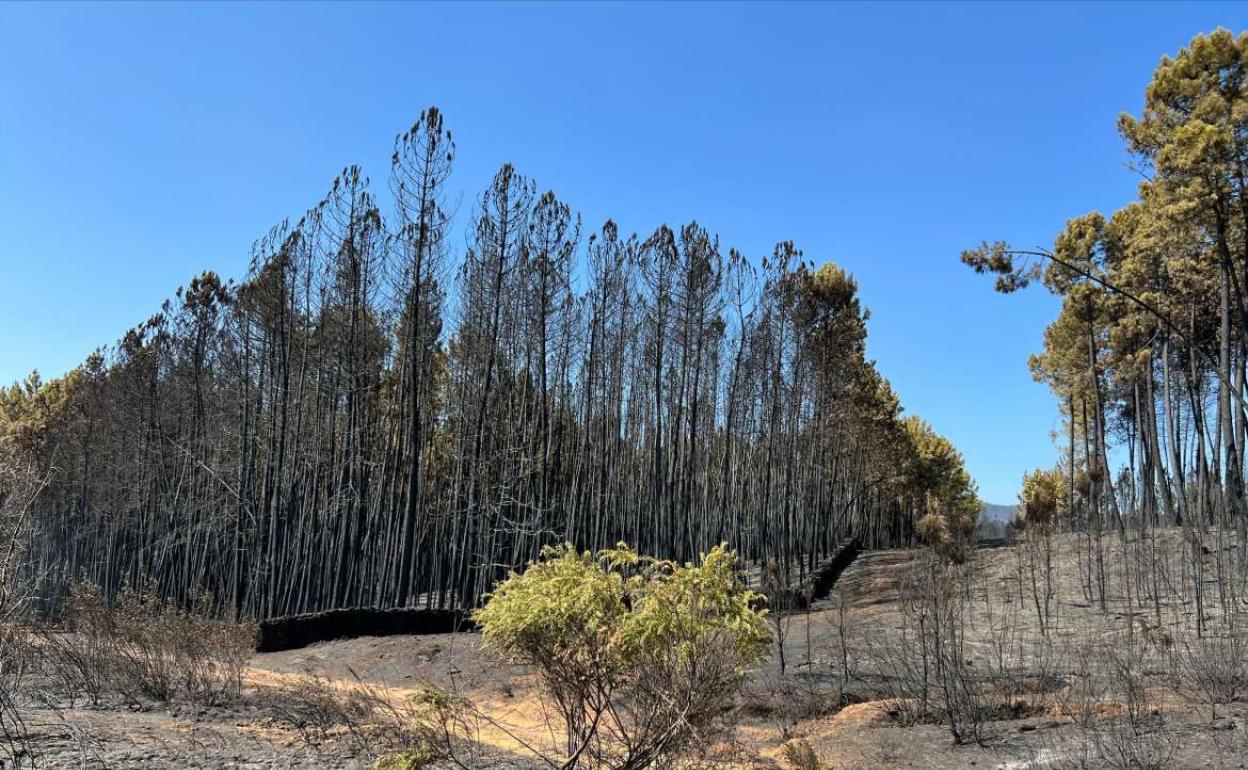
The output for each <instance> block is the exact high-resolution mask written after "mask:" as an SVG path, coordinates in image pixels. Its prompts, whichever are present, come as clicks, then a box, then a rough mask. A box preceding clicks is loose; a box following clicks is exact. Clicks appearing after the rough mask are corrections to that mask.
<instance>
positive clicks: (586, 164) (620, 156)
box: [0, 3, 1248, 503]
mask: <svg viewBox="0 0 1248 770" xmlns="http://www.w3.org/2000/svg"><path fill="white" fill-rule="evenodd" d="M1245 22H1248V12H1246V10H1245V6H1243V5H1233V4H1228V5H1213V4H1190V5H1163V4H1156V3H1148V4H1141V5H1128V4H1107V5H1075V4H1060V3H1059V4H1052V5H1023V4H1014V3H1011V4H1000V5H989V4H966V5H958V4H955V5H937V4H898V3H890V4H887V5H855V4H826V5H818V4H796V5H781V4H766V5H761V4H760V5H715V4H703V3H697V4H683V5H648V4H630V5H598V4H576V5H573V4H552V5H521V4H506V5H483V4H467V5H449V6H437V5H427V4H410V5H408V4H384V5H367V4H350V5H330V4H313V5H294V4H277V3H274V4H265V5H243V4H213V5H172V4H147V3H144V4H133V5H121V6H115V5H96V4H91V5H87V4H68V5H34V4H0V382H10V381H12V380H15V379H18V378H20V377H22V376H24V374H25V373H26V372H28V371H29V370H30V369H32V368H39V369H40V370H41V371H43V372H44V373H45V374H48V375H55V374H59V373H62V372H63V371H65V370H66V369H68V368H70V367H72V366H73V365H74V364H76V363H77V362H78V361H80V360H81V359H82V358H83V357H84V356H85V355H86V354H87V353H88V352H89V351H90V350H91V349H92V348H94V347H95V346H97V345H99V344H102V343H107V342H112V341H114V340H115V339H116V338H117V337H118V336H119V335H120V334H121V333H122V332H123V331H124V330H125V329H127V328H128V327H130V326H132V325H133V324H135V323H136V322H138V321H140V320H142V319H144V318H146V317H147V316H148V315H150V314H151V313H152V312H154V311H155V310H156V309H157V308H158V306H159V304H160V302H161V301H162V300H163V298H165V297H167V296H169V295H170V294H171V293H172V292H173V290H174V289H175V288H176V287H177V286H178V285H180V284H182V283H184V282H185V281H187V280H188V279H189V278H190V277H191V276H192V275H194V274H196V273H198V272H199V271H201V270H203V269H207V268H210V269H214V270H216V271H218V272H220V273H222V274H223V275H226V276H230V277H241V276H242V275H243V274H244V272H245V270H246V266H247V252H248V247H249V246H250V244H251V242H252V241H253V240H254V239H255V238H256V237H258V236H259V235H261V234H263V233H264V231H265V230H266V229H267V228H269V227H270V226H271V225H273V224H274V223H276V222H278V221H279V220H281V219H282V218H284V217H288V216H289V217H297V216H298V215H299V214H300V213H301V212H302V211H304V210H305V209H306V208H307V207H308V206H310V205H311V204H313V203H314V202H315V201H316V200H317V199H318V198H319V196H320V195H321V194H322V193H323V192H324V191H325V190H326V189H327V188H328V185H329V183H330V181H331V180H332V178H333V176H334V175H335V173H337V172H338V171H339V170H340V169H341V168H342V167H343V166H345V165H347V164H349V163H360V164H362V165H363V166H364V168H365V170H366V171H367V172H368V173H369V174H370V175H371V176H372V177H373V179H374V180H375V182H376V183H377V184H378V186H379V188H381V189H382V190H384V187H383V185H384V180H385V175H386V172H387V169H388V157H389V151H390V148H391V142H392V140H393V137H394V135H395V133H397V132H399V131H401V130H403V129H404V128H406V127H407V126H408V125H410V124H411V122H412V120H413V119H414V118H415V117H416V116H417V115H418V114H419V112H420V110H421V109H422V108H424V107H425V106H427V105H429V104H437V105H439V106H440V107H441V108H442V110H443V111H444V112H445V113H446V115H447V121H448V126H449V127H450V128H451V129H452V131H453V132H454V134H455V138H456V140H457V142H458V146H459V153H458V157H457V162H456V170H455V175H454V177H453V179H452V188H453V189H454V190H455V193H454V194H455V195H456V196H458V199H459V201H460V204H459V210H458V218H459V221H460V223H461V224H462V223H463V222H464V221H466V220H467V218H468V217H469V215H470V214H471V207H472V205H473V201H474V200H475V198H476V195H477V192H478V191H479V190H480V189H482V188H483V187H484V186H485V184H486V182H487V181H488V180H489V177H490V176H491V175H492V173H493V172H494V171H495V170H496V169H497V167H498V166H499V164H501V163H503V162H506V161H511V162H513V163H515V164H516V165H517V167H518V168H519V169H520V170H521V171H522V172H523V173H525V174H528V175H530V176H532V177H534V178H535V179H536V181H537V182H538V184H539V185H540V186H542V187H543V188H553V189H554V190H555V191H556V192H557V193H558V194H559V195H560V196H561V197H563V198H564V199H566V200H567V201H569V202H570V203H571V204H572V205H573V206H574V207H575V208H576V209H577V210H578V211H580V212H581V214H582V215H583V216H584V218H585V222H586V225H587V227H594V226H597V225H598V224H600V223H601V221H602V220H604V219H605V218H607V217H611V218H614V219H615V220H616V221H617V222H619V223H620V225H621V228H622V229H625V230H628V231H633V230H637V231H643V232H649V231H650V230H652V229H653V228H654V227H655V226H656V225H657V224H659V223H661V222H668V223H671V224H673V225H675V224H678V223H683V222H686V221H688V220H690V219H694V218H696V219H698V220H699V221H700V222H702V223H703V224H705V225H706V226H708V227H709V228H711V229H712V230H715V231H717V232H719V233H720V235H721V237H722V239H723V241H724V242H725V243H726V244H730V245H733V246H736V247H737V248H738V249H741V250H742V251H744V252H745V253H747V254H751V255H755V256H761V255H763V254H764V253H767V252H769V251H770V250H771V247H772V245H773V244H774V243H775V242H776V241H778V240H782V239H792V240H794V241H796V242H797V244H798V245H799V246H800V247H801V248H802V249H803V250H804V251H805V253H806V255H807V257H808V258H809V259H811V260H813V261H815V262H823V261H827V260H833V261H836V262H838V263H840V264H841V265H843V266H845V267H846V268H848V269H849V270H850V271H851V272H852V273H853V274H854V275H855V276H856V277H857V278H858V280H859V282H860V284H861V293H862V296H863V298H864V301H865V303H866V304H867V305H868V306H869V307H870V309H871V312H872V318H871V321H870V327H869V328H870V337H869V353H870V355H871V356H873V357H874V358H876V359H877V361H878V362H879V366H880V369H881V370H882V371H883V372H884V374H885V375H886V376H887V377H888V378H889V379H890V380H892V382H893V384H894V386H895V387H896V389H897V391H898V392H899V393H900V394H901V397H902V399H903V402H904V403H905V405H906V406H907V408H908V409H909V410H911V411H914V412H917V413H919V414H922V415H923V416H924V417H926V418H927V419H929V420H930V421H931V422H932V423H933V424H934V426H935V427H936V428H937V430H939V431H941V432H942V433H944V434H945V435H947V436H949V437H950V438H951V439H952V440H953V441H954V442H955V443H956V444H957V445H958V447H959V448H960V449H961V450H962V451H963V453H964V454H965V455H966V457H967V460H968V464H969V467H970V470H971V472H972V473H973V474H974V476H975V477H976V479H977V480H978V482H979V484H980V488H981V493H982V496H983V497H984V498H985V499H987V500H989V501H993V502H999V503H1008V502H1012V501H1013V499H1014V496H1015V494H1016V491H1017V488H1018V484H1019V478H1020V476H1021V474H1022V472H1023V471H1024V470H1025V469H1028V468H1031V467H1034V466H1036V465H1041V464H1047V463H1049V462H1051V461H1052V459H1053V457H1054V450H1053V448H1052V443H1051V439H1050V435H1049V434H1050V432H1051V431H1052V430H1053V429H1055V428H1056V427H1057V425H1058V423H1057V416H1056V409H1055V406H1054V404H1053V401H1052V399H1051V398H1050V396H1049V394H1048V392H1047V390H1046V388H1045V387H1044V386H1043V385H1040V384H1037V383H1034V382H1032V381H1031V378H1030V376H1029V374H1028V371H1027V366H1026V358H1027V354H1028V353H1029V352H1031V351H1034V350H1036V349H1038V347H1039V345H1040V341H1041V334H1042V330H1043V327H1044V325H1045V323H1047V322H1048V320H1050V319H1051V318H1052V316H1053V314H1054V313H1055V312H1056V303H1055V301H1054V300H1053V299H1052V298H1050V297H1047V296H1045V295H1043V294H1042V293H1041V291H1040V290H1034V291H1031V292H1027V293H1024V294H1022V295H1016V296H1011V297H1002V296H998V295H996V294H994V293H993V292H992V290H991V286H990V283H989V281H988V280H986V279H984V278H982V277H979V276H975V275H974V274H972V273H971V272H970V271H969V270H967V269H966V268H964V267H963V266H962V265H960V264H959V262H958V253H959V251H960V250H961V249H962V248H964V247H966V246H969V245H973V244H975V243H978V242H979V241H980V240H983V239H995V238H1005V239H1009V240H1011V241H1014V242H1016V243H1019V244H1025V245H1035V244H1048V243H1050V242H1051V241H1052V238H1053V236H1054V235H1055V234H1056V232H1057V231H1058V229H1059V228H1060V227H1061V225H1062V223H1063V222H1064V221H1065V220H1066V219H1067V218H1069V217H1071V216H1074V215H1077V214H1081V213H1084V212H1086V211H1088V210H1090V209H1093V208H1098V209H1102V210H1112V209H1113V208H1115V207H1117V206H1120V205H1122V204H1124V203H1125V202H1127V201H1128V200H1130V198H1131V197H1132V196H1133V195H1134V190H1135V185H1136V181H1137V179H1136V177H1135V176H1134V175H1133V174H1132V172H1130V171H1129V170H1128V169H1127V168H1126V166H1125V164H1126V162H1127V156H1126V154H1125V152H1124V150H1123V146H1122V142H1121V141H1120V139H1119V138H1118V136H1117V133H1116V131H1115V117H1116V115H1117V114H1118V112H1119V111H1122V110H1128V111H1133V112H1134V111H1138V110H1139V107H1140V105H1141V103H1142V99H1143V92H1144V87H1145V85H1146V84H1147V82H1148V80H1149V77H1150V74H1151V72H1152V70H1153V68H1154V66H1155V65H1156V63H1157V61H1158V59H1159V57H1160V56H1161V55H1162V54H1164V53H1167V52H1175V51H1177V50H1178V49H1179V48H1180V47H1182V46H1183V45H1185V44H1186V43H1187V42H1188V41H1189V40H1190V39H1191V37H1192V36H1193V35H1194V34H1196V33H1198V32H1202V31H1208V30H1211V29H1213V28H1214V27H1216V26H1219V25H1222V26H1227V27H1230V28H1231V29H1233V30H1236V31H1238V30H1240V29H1243V28H1244V27H1245V26H1248V24H1246V23H1245ZM380 191H381V190H379V192H380Z"/></svg>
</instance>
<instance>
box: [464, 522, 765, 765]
mask: <svg viewBox="0 0 1248 770" xmlns="http://www.w3.org/2000/svg"><path fill="white" fill-rule="evenodd" d="M736 567H737V557H736V554H735V553H734V552H732V551H729V550H728V549H727V548H726V547H724V546H719V547H717V548H715V549H713V550H712V551H711V552H709V553H707V554H704V555H703V556H702V558H701V560H700V563H698V564H696V565H695V564H685V565H681V564H677V563H674V562H671V561H665V560H660V559H652V558H648V557H644V556H640V555H639V554H637V552H635V551H633V550H632V549H630V548H629V547H628V546H626V545H624V544H622V543H621V544H620V545H619V546H618V547H616V548H614V549H607V550H603V551H599V552H598V553H597V554H592V553H589V552H583V553H582V552H578V551H577V550H576V549H575V548H573V547H572V546H571V545H562V546H557V547H548V548H546V549H544V550H543V551H542V555H541V558H540V559H539V560H537V561H536V562H534V563H532V564H530V565H529V567H528V569H526V570H525V571H524V572H523V573H520V574H517V573H514V572H513V573H512V574H511V575H510V576H509V577H508V578H507V579H506V580H504V581H503V582H502V583H500V584H499V585H498V586H497V587H496V588H495V590H494V592H493V593H492V594H491V595H490V596H489V597H488V601H487V603H486V604H485V606H484V607H483V608H482V609H481V610H479V611H478V612H477V613H476V619H477V622H478V623H479V624H480V625H481V628H482V632H483V634H484V638H485V642H486V645H487V646H488V647H491V648H493V649H495V650H498V651H501V652H503V653H505V654H506V655H508V656H509V657H510V658H512V659H513V660H515V661H517V662H519V663H522V664H526V665H530V666H532V667H534V668H536V669H537V671H538V673H539V675H540V677H541V680H542V682H543V684H544V685H545V693H546V695H547V696H548V697H549V699H550V701H551V703H552V705H553V706H554V708H555V710H556V711H557V712H558V713H559V715H560V717H562V719H563V721H564V724H565V726H566V739H567V743H566V757H565V764H564V766H565V767H573V766H576V765H577V764H584V765H587V766H594V767H604V768H612V769H613V770H639V769H640V768H645V767H649V766H651V765H652V764H654V763H655V762H657V761H659V760H661V759H664V758H670V757H672V756H673V755H675V754H677V753H679V752H680V751H681V750H684V749H688V748H690V747H691V744H693V743H694V740H693V739H694V737H695V736H696V735H698V734H700V732H701V730H702V729H703V728H705V727H707V726H709V725H711V724H713V723H714V722H715V720H716V718H717V717H719V716H720V715H721V714H722V713H723V712H724V711H725V710H726V708H727V707H728V706H729V705H730V704H731V703H732V700H733V698H734V697H735V695H736V692H737V689H738V687H739V685H740V682H741V677H742V675H743V674H744V672H745V671H746V670H747V669H748V668H749V667H750V666H753V665H756V664H758V663H759V662H761V661H762V659H763V658H764V656H765V655H766V652H767V649H768V645H769V642H770V637H769V632H768V629H767V624H766V621H765V611H761V610H755V609H754V608H753V606H752V603H753V602H754V600H755V599H756V598H757V597H756V595H755V594H753V593H752V592H750V591H749V590H748V589H747V588H746V587H745V585H744V584H743V582H742V581H741V579H740V576H739V575H738V572H737V569H736Z"/></svg>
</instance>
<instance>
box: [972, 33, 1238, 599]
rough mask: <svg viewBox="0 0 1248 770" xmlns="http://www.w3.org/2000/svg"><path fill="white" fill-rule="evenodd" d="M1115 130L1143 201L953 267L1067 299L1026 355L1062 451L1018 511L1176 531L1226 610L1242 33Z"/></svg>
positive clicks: (1183, 69)
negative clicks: (1057, 418)
mask: <svg viewBox="0 0 1248 770" xmlns="http://www.w3.org/2000/svg"><path fill="white" fill-rule="evenodd" d="M1119 128H1120V130H1121V133H1122V135H1123V137H1124V139H1125V140H1126V143H1127V147H1128V149H1129V150H1130V152H1131V153H1132V157H1133V158H1134V159H1135V161H1136V163H1137V167H1138V171H1139V172H1140V173H1141V175H1142V177H1143V179H1144V181H1143V182H1141V184H1140V186H1139V199H1138V200H1137V201H1135V202H1133V203H1131V204H1129V205H1127V206H1126V207H1124V208H1123V209H1121V210H1119V211H1117V212H1115V213H1114V214H1113V215H1112V216H1109V217H1106V216H1104V215H1102V214H1100V213H1097V212H1093V213H1090V214H1087V215H1085V216H1081V217H1078V218H1075V219H1072V220H1071V221H1070V222H1069V223H1067V225H1066V228H1065V229H1064V231H1063V232H1062V233H1061V235H1060V236H1059V237H1058V238H1057V240H1056V243H1055V244H1054V246H1053V248H1052V250H1051V251H1045V250H1032V251H1026V250H1018V249H1013V248H1011V247H1010V246H1008V245H1007V244H1005V243H1000V242H998V243H995V244H985V245H983V246H981V247H980V248H978V249H975V250H973V251H968V252H966V253H965V254H964V255H963V260H964V261H965V262H967V263H968V264H970V265H971V266H972V267H974V268H975V269H976V270H978V271H980V272H985V271H987V272H992V273H995V274H997V276H998V280H997V287H998V289H999V290H1002V291H1007V292H1008V291H1013V290H1015V289H1018V288H1021V287H1023V286H1026V285H1027V284H1028V283H1030V282H1032V281H1040V282H1042V283H1043V284H1044V286H1046V287H1047V288H1048V289H1049V290H1050V291H1052V292H1053V293H1055V294H1057V295H1058V296H1060V297H1061V298H1062V309H1061V313H1060V315H1059V316H1058V317H1057V319H1056V320H1054V321H1053V323H1052V324H1050V326H1049V327H1048V329H1047V331H1046V333H1045V345H1044V350H1043V351H1042V352H1041V353H1039V354H1038V355H1035V356H1033V357H1032V360H1031V366H1032V370H1033V372H1034V373H1035V376H1036V377H1037V378H1038V379H1040V380H1042V381H1044V382H1047V383H1048V384H1049V385H1050V386H1051V387H1052V390H1053V392H1054V394H1056V396H1057V397H1058V399H1059V401H1060V403H1061V404H1062V413H1063V417H1064V421H1065V430H1064V435H1063V436H1062V440H1061V444H1062V445H1063V455H1064V457H1063V459H1062V462H1061V463H1060V465H1059V467H1058V468H1056V469H1053V470H1048V471H1040V472H1037V473H1035V474H1030V475H1029V476H1028V478H1027V481H1026V485H1025V486H1026V488H1025V490H1024V495H1023V503H1024V508H1025V509H1026V510H1027V512H1028V514H1029V515H1032V516H1033V517H1037V516H1038V517H1039V518H1042V519H1049V518H1050V517H1060V519H1061V520H1062V521H1063V522H1065V523H1067V524H1069V525H1072V526H1078V527H1080V528H1082V529H1084V530H1085V531H1088V532H1091V533H1096V534H1097V535H1098V536H1099V533H1101V532H1105V531H1115V530H1117V531H1121V530H1123V529H1124V528H1125V527H1127V526H1128V525H1131V524H1134V525H1137V526H1142V527H1153V526H1157V525H1170V526H1174V525H1182V526H1183V527H1185V528H1186V534H1187V540H1188V542H1189V544H1190V545H1191V549H1192V553H1193V555H1194V556H1193V560H1192V564H1193V571H1192V573H1191V574H1190V576H1189V579H1190V580H1191V581H1192V582H1191V585H1192V589H1193V591H1194V592H1195V594H1196V599H1197V601H1198V603H1200V602H1202V600H1203V596H1202V592H1203V591H1204V590H1205V589H1204V588H1203V586H1204V585H1205V583H1206V582H1207V576H1204V575H1202V573H1201V570H1202V569H1204V567H1203V566H1202V564H1203V562H1202V559H1201V555H1202V554H1213V555H1214V561H1215V563H1214V569H1215V570H1216V571H1217V573H1218V574H1217V575H1216V583H1217V585H1218V593H1219V600H1220V603H1221V604H1222V606H1223V609H1229V608H1231V607H1232V606H1233V605H1234V604H1235V601H1236V596H1239V595H1243V586H1244V581H1243V577H1244V576H1245V575H1248V509H1246V507H1245V506H1246V499H1245V457H1244V455H1245V440H1246V439H1248V377H1246V376H1245V371H1246V368H1248V35H1243V34H1241V35H1239V36H1238V37H1236V36H1234V35H1232V34H1231V33H1230V32H1228V31H1226V30H1223V29H1220V30H1218V31H1216V32H1214V33H1212V34H1209V35H1201V36H1198V37H1196V38H1195V39H1194V40H1193V41H1192V43H1191V45H1190V47H1188V48H1186V49H1184V50H1183V51H1181V52H1180V53H1179V54H1178V55H1177V56H1175V57H1174V58H1169V57H1167V58H1164V59H1163V60H1162V62H1161V64H1160V65H1159V66H1158V68H1157V70H1156V72H1155V74H1154V77H1153V80H1152V82H1151V83H1150V84H1149V86H1148V90H1147V92H1146V95H1145V103H1144V111H1143V114H1142V115H1141V116H1140V117H1133V116H1130V115H1123V116H1122V117H1121V118H1120V120H1119ZM1111 457H1113V458H1121V459H1122V461H1123V462H1122V463H1121V465H1122V466H1123V467H1122V468H1121V470H1120V471H1119V472H1117V473H1114V472H1111V467H1112V465H1111ZM1114 462H1117V461H1116V459H1115V460H1114ZM1046 526H1047V525H1046ZM1092 537H1093V536H1092V535H1090V536H1089V540H1090V541H1091V538H1092ZM1231 543H1235V544H1236V546H1235V547H1234V548H1228V546H1229V545H1230V544H1231ZM1094 547H1095V549H1096V552H1097V553H1098V556H1097V560H1099V559H1100V558H1101V557H1100V556H1099V549H1100V545H1099V539H1098V540H1097V542H1096V545H1095V546H1094ZM1088 569H1089V575H1088V578H1087V581H1088V583H1089V585H1094V584H1095V583H1097V582H1098V581H1099V580H1102V579H1103V577H1098V576H1097V575H1096V574H1095V572H1096V570H1095V568H1094V566H1093V565H1092V562H1089V567H1088ZM1099 593H1100V594H1101V596H1102V598H1103V595H1104V588H1103V586H1101V587H1100V588H1099ZM1198 618H1200V619H1203V618H1204V611H1203V609H1202V611H1201V613H1200V614H1199V615H1198ZM1198 622H1202V621H1201V620H1199V619H1198Z"/></svg>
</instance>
